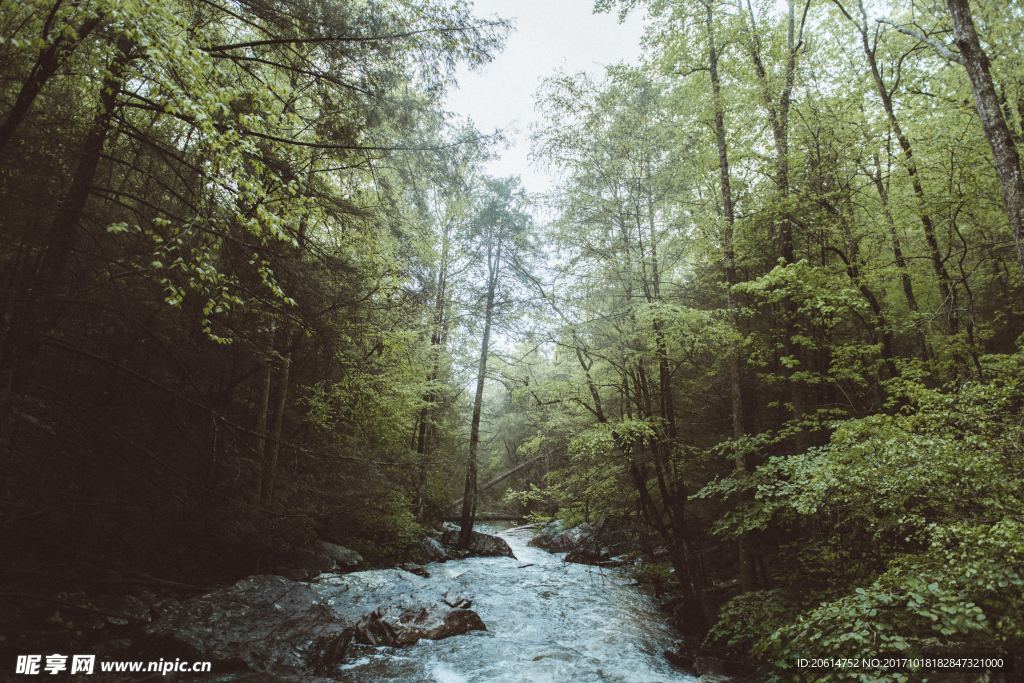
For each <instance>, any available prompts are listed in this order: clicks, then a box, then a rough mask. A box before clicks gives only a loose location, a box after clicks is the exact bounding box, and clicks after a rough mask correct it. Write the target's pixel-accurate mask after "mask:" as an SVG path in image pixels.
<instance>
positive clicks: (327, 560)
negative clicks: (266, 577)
mask: <svg viewBox="0 0 1024 683" xmlns="http://www.w3.org/2000/svg"><path fill="white" fill-rule="evenodd" d="M336 565H337V561H336V560H335V559H334V558H333V557H331V556H330V555H328V554H327V553H326V552H325V551H324V550H322V549H321V548H319V547H315V546H314V547H312V548H299V549H298V550H294V551H292V552H290V553H288V554H287V555H282V556H281V557H278V558H277V559H276V561H273V562H271V563H270V567H269V569H268V571H269V572H270V573H272V574H279V575H280V576H283V577H285V578H287V579H291V580H292V581H306V580H307V579H312V578H313V577H314V576H317V575H318V574H322V573H324V572H329V571H331V570H332V569H334V567H335V566H336Z"/></svg>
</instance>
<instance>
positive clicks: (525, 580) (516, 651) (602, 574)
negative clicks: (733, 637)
mask: <svg viewBox="0 0 1024 683" xmlns="http://www.w3.org/2000/svg"><path fill="white" fill-rule="evenodd" d="M481 531H490V532H493V530H488V529H484V528H481ZM532 534H533V532H532V531H531V530H528V529H511V530H508V531H504V532H501V533H500V534H499V535H500V536H501V537H502V538H504V539H505V540H506V541H508V543H509V545H510V546H511V547H512V551H513V552H514V553H515V555H516V558H517V559H515V560H513V559H510V558H507V557H478V558H471V559H468V560H459V561H452V562H446V563H444V564H430V565H427V568H428V569H429V570H430V572H431V579H430V580H431V581H436V582H437V583H438V589H439V592H440V593H443V592H444V591H445V590H446V589H447V588H448V587H449V586H451V587H454V588H456V589H457V590H458V591H461V592H462V593H463V594H464V595H466V596H467V597H470V598H471V599H472V600H473V609H474V610H476V611H477V612H478V613H479V614H480V616H481V617H482V618H483V620H484V623H485V624H487V631H476V632H472V633H468V634H466V635H462V636H456V637H453V638H446V639H444V640H436V641H435V640H421V641H420V642H419V643H417V644H416V645H414V646H412V647H409V648H404V649H392V648H379V649H375V648H367V649H366V650H364V651H363V652H362V653H361V655H360V656H359V657H358V658H357V659H355V660H353V661H350V662H348V663H347V664H345V665H344V666H343V668H342V670H341V672H340V674H341V678H342V680H346V681H366V682H371V681H372V682H374V683H376V682H377V681H396V682H397V681H402V682H403V683H404V682H407V681H437V682H439V683H462V682H466V683H470V682H471V683H479V682H483V681H488V682H491V681H495V682H497V681H502V682H507V683H511V682H513V681H514V682H516V683H518V682H520V681H529V682H531V683H543V682H546V681H551V682H558V683H562V682H563V681H572V682H574V683H575V682H577V681H581V682H582V681H622V682H626V681H628V682H629V683H645V682H654V681H694V680H696V679H694V678H692V677H690V676H687V675H685V674H682V673H680V672H679V671H677V670H675V669H674V668H673V667H672V666H671V665H670V664H669V663H668V662H667V661H666V660H665V657H664V656H663V655H662V652H663V651H664V650H666V649H669V648H671V647H672V646H673V644H674V643H675V641H676V637H677V636H676V634H675V633H674V632H673V630H672V628H671V627H670V626H669V625H668V624H667V623H666V619H665V615H664V614H663V613H661V612H660V611H659V610H658V608H657V605H656V604H655V603H654V601H653V599H651V598H650V597H649V596H648V595H646V594H644V593H643V592H642V591H640V590H639V589H638V588H637V587H636V586H634V585H632V583H633V582H632V581H631V580H630V579H629V577H628V576H627V575H626V574H625V573H623V572H622V571H620V570H614V569H613V570H609V569H598V568H596V567H590V566H587V565H580V564H568V563H564V562H562V558H563V556H564V555H563V554H552V553H548V552H547V551H544V550H540V549H539V548H531V547H530V546H528V545H527V541H529V540H530V537H531V536H532ZM524 565H530V566H524Z"/></svg>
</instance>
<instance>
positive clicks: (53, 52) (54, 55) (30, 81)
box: [0, 0, 100, 154]
mask: <svg viewBox="0 0 1024 683" xmlns="http://www.w3.org/2000/svg"><path fill="white" fill-rule="evenodd" d="M61 4H62V2H61V1H60V0H58V2H56V3H55V4H54V5H53V8H52V9H51V10H50V14H49V16H48V17H47V19H46V22H45V24H44V28H43V35H42V39H43V41H44V43H45V44H44V46H43V47H42V49H40V50H39V54H38V55H37V56H36V61H35V63H34V64H33V65H32V69H31V70H30V71H29V73H28V77H27V78H26V79H25V81H24V82H23V83H22V84H21V89H20V90H19V91H18V95H17V97H16V98H15V99H14V104H13V105H12V106H11V109H10V111H8V112H7V116H6V117H4V120H3V121H2V122H0V154H2V153H3V152H4V150H5V149H6V147H7V144H8V143H9V142H10V141H11V138H13V137H14V133H15V132H16V131H17V130H18V127H19V126H20V125H21V124H22V122H23V121H24V120H25V117H26V116H27V115H28V113H29V111H30V110H31V109H32V104H33V103H34V102H35V101H36V97H38V96H39V92H40V91H41V90H42V89H43V86H44V85H46V83H47V82H48V81H49V80H50V78H52V77H53V75H54V74H55V73H56V72H57V69H59V68H60V66H61V64H63V63H64V60H65V58H66V57H67V55H68V54H70V53H71V52H72V51H73V50H74V49H75V47H77V46H78V45H79V44H81V42H82V41H83V40H85V39H86V37H87V36H88V35H89V34H90V33H92V31H93V30H94V29H95V28H96V27H97V26H98V25H99V23H100V17H93V18H90V19H87V20H86V21H84V22H82V24H81V25H80V26H79V27H78V29H77V30H76V31H75V32H74V35H73V36H59V37H57V38H55V39H53V41H52V42H49V38H50V33H51V29H52V28H53V22H54V21H55V19H56V14H57V12H58V10H59V9H60V6H61Z"/></svg>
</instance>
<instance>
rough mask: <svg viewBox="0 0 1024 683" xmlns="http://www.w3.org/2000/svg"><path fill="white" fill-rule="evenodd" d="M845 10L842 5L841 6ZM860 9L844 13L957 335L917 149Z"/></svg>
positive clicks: (951, 330) (949, 326)
mask: <svg viewBox="0 0 1024 683" xmlns="http://www.w3.org/2000/svg"><path fill="white" fill-rule="evenodd" d="M837 4H838V5H839V7H840V8H841V9H842V5H841V4H839V3H838V2H837ZM857 4H858V8H859V10H860V20H859V21H857V20H855V19H854V18H853V17H852V16H850V14H849V13H847V12H846V10H845V9H843V10H842V11H843V14H845V15H846V17H847V18H848V19H849V20H850V21H851V23H853V24H854V25H855V26H856V27H857V32H858V33H859V34H860V42H861V47H862V48H863V50H864V56H865V58H866V59H867V62H868V69H869V70H870V71H871V79H872V81H873V82H874V84H875V90H876V92H877V93H878V97H879V99H880V100H882V108H883V109H884V110H885V115H886V118H887V119H888V121H889V126H890V127H891V128H892V132H893V134H894V135H895V136H896V141H897V142H898V143H899V145H900V149H901V150H902V151H903V164H904V167H905V168H906V169H907V175H908V176H909V177H910V186H911V188H912V189H913V191H914V197H915V198H916V199H917V215H918V218H919V219H920V221H921V228H922V230H923V232H924V240H925V243H926V244H927V245H928V255H929V257H930V259H931V264H932V271H933V272H934V273H935V278H936V280H937V281H938V289H939V301H940V304H941V307H942V308H943V309H945V311H946V330H947V331H948V332H949V334H956V333H957V330H958V329H959V318H958V315H957V310H956V309H957V305H956V293H955V291H954V289H953V284H952V280H951V278H950V277H949V271H948V270H946V265H945V262H944V261H943V260H942V254H941V252H940V251H939V240H938V238H937V237H936V236H935V224H934V222H933V221H932V217H931V214H930V213H928V210H927V205H928V204H927V200H926V197H925V191H924V186H923V185H922V184H921V178H920V176H919V175H918V172H917V170H918V169H917V162H916V161H915V159H914V149H913V147H912V146H911V144H910V138H909V137H907V134H906V133H905V132H904V131H903V127H902V126H901V125H900V122H899V119H898V118H896V109H895V107H894V106H893V101H892V92H891V91H890V90H889V89H888V88H887V87H886V86H885V81H883V80H882V72H881V70H880V69H879V67H878V59H877V57H876V55H875V49H874V48H873V47H872V46H871V41H870V39H869V38H868V19H867V12H866V11H865V9H864V3H863V0H858V3H857Z"/></svg>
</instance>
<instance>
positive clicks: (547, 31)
mask: <svg viewBox="0 0 1024 683" xmlns="http://www.w3.org/2000/svg"><path fill="white" fill-rule="evenodd" d="M474 4H475V6H476V14H477V15H478V16H482V17H490V16H494V15H497V16H500V17H504V18H506V19H511V20H512V21H513V24H514V28H513V31H512V33H511V34H510V35H509V36H508V40H507V42H506V44H505V49H504V50H503V51H502V52H501V53H499V54H498V55H497V56H496V57H495V59H494V61H493V62H491V63H490V64H487V65H485V66H484V67H483V68H482V69H479V70H477V71H470V70H469V69H468V68H466V67H461V68H460V69H459V71H458V74H457V78H458V83H459V85H458V87H456V88H453V89H452V91H451V92H450V93H449V95H448V97H447V101H446V103H447V108H448V109H449V110H450V111H452V112H454V113H455V114H457V115H458V116H459V117H461V118H469V119H472V121H473V123H474V124H475V125H476V127H477V128H478V129H479V130H480V131H481V132H483V133H493V132H494V131H495V130H496V129H501V130H502V131H503V132H504V133H505V135H506V137H507V138H508V141H509V148H508V149H505V150H498V154H499V155H500V157H499V158H498V159H496V160H494V161H492V162H490V163H489V164H488V165H487V167H486V171H487V172H488V173H490V174H491V175H494V176H509V175H518V176H521V177H522V179H523V185H524V186H525V188H526V190H527V191H528V192H530V193H537V192H546V191H547V190H548V189H550V186H551V185H552V183H553V179H552V177H551V176H550V175H549V174H547V173H546V172H544V171H543V170H542V169H540V168H537V167H535V166H533V165H532V164H531V163H530V161H529V158H528V157H529V153H530V126H531V124H533V123H536V122H538V121H539V116H538V115H537V112H536V111H535V109H534V94H535V93H536V91H537V88H538V87H539V86H540V82H541V80H542V79H543V78H544V77H545V76H549V75H551V74H553V73H556V72H558V71H565V72H567V73H575V72H578V71H587V72H589V73H591V74H594V75H599V74H601V73H602V72H603V70H604V67H605V66H606V65H608V64H614V63H616V62H634V61H636V60H637V59H638V58H639V57H640V37H641V35H642V33H643V21H642V18H641V16H640V14H639V13H638V12H633V13H632V14H630V15H629V16H628V17H627V18H626V21H625V23H623V24H620V23H619V20H618V15H617V13H611V14H594V13H593V0H475V2H474Z"/></svg>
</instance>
